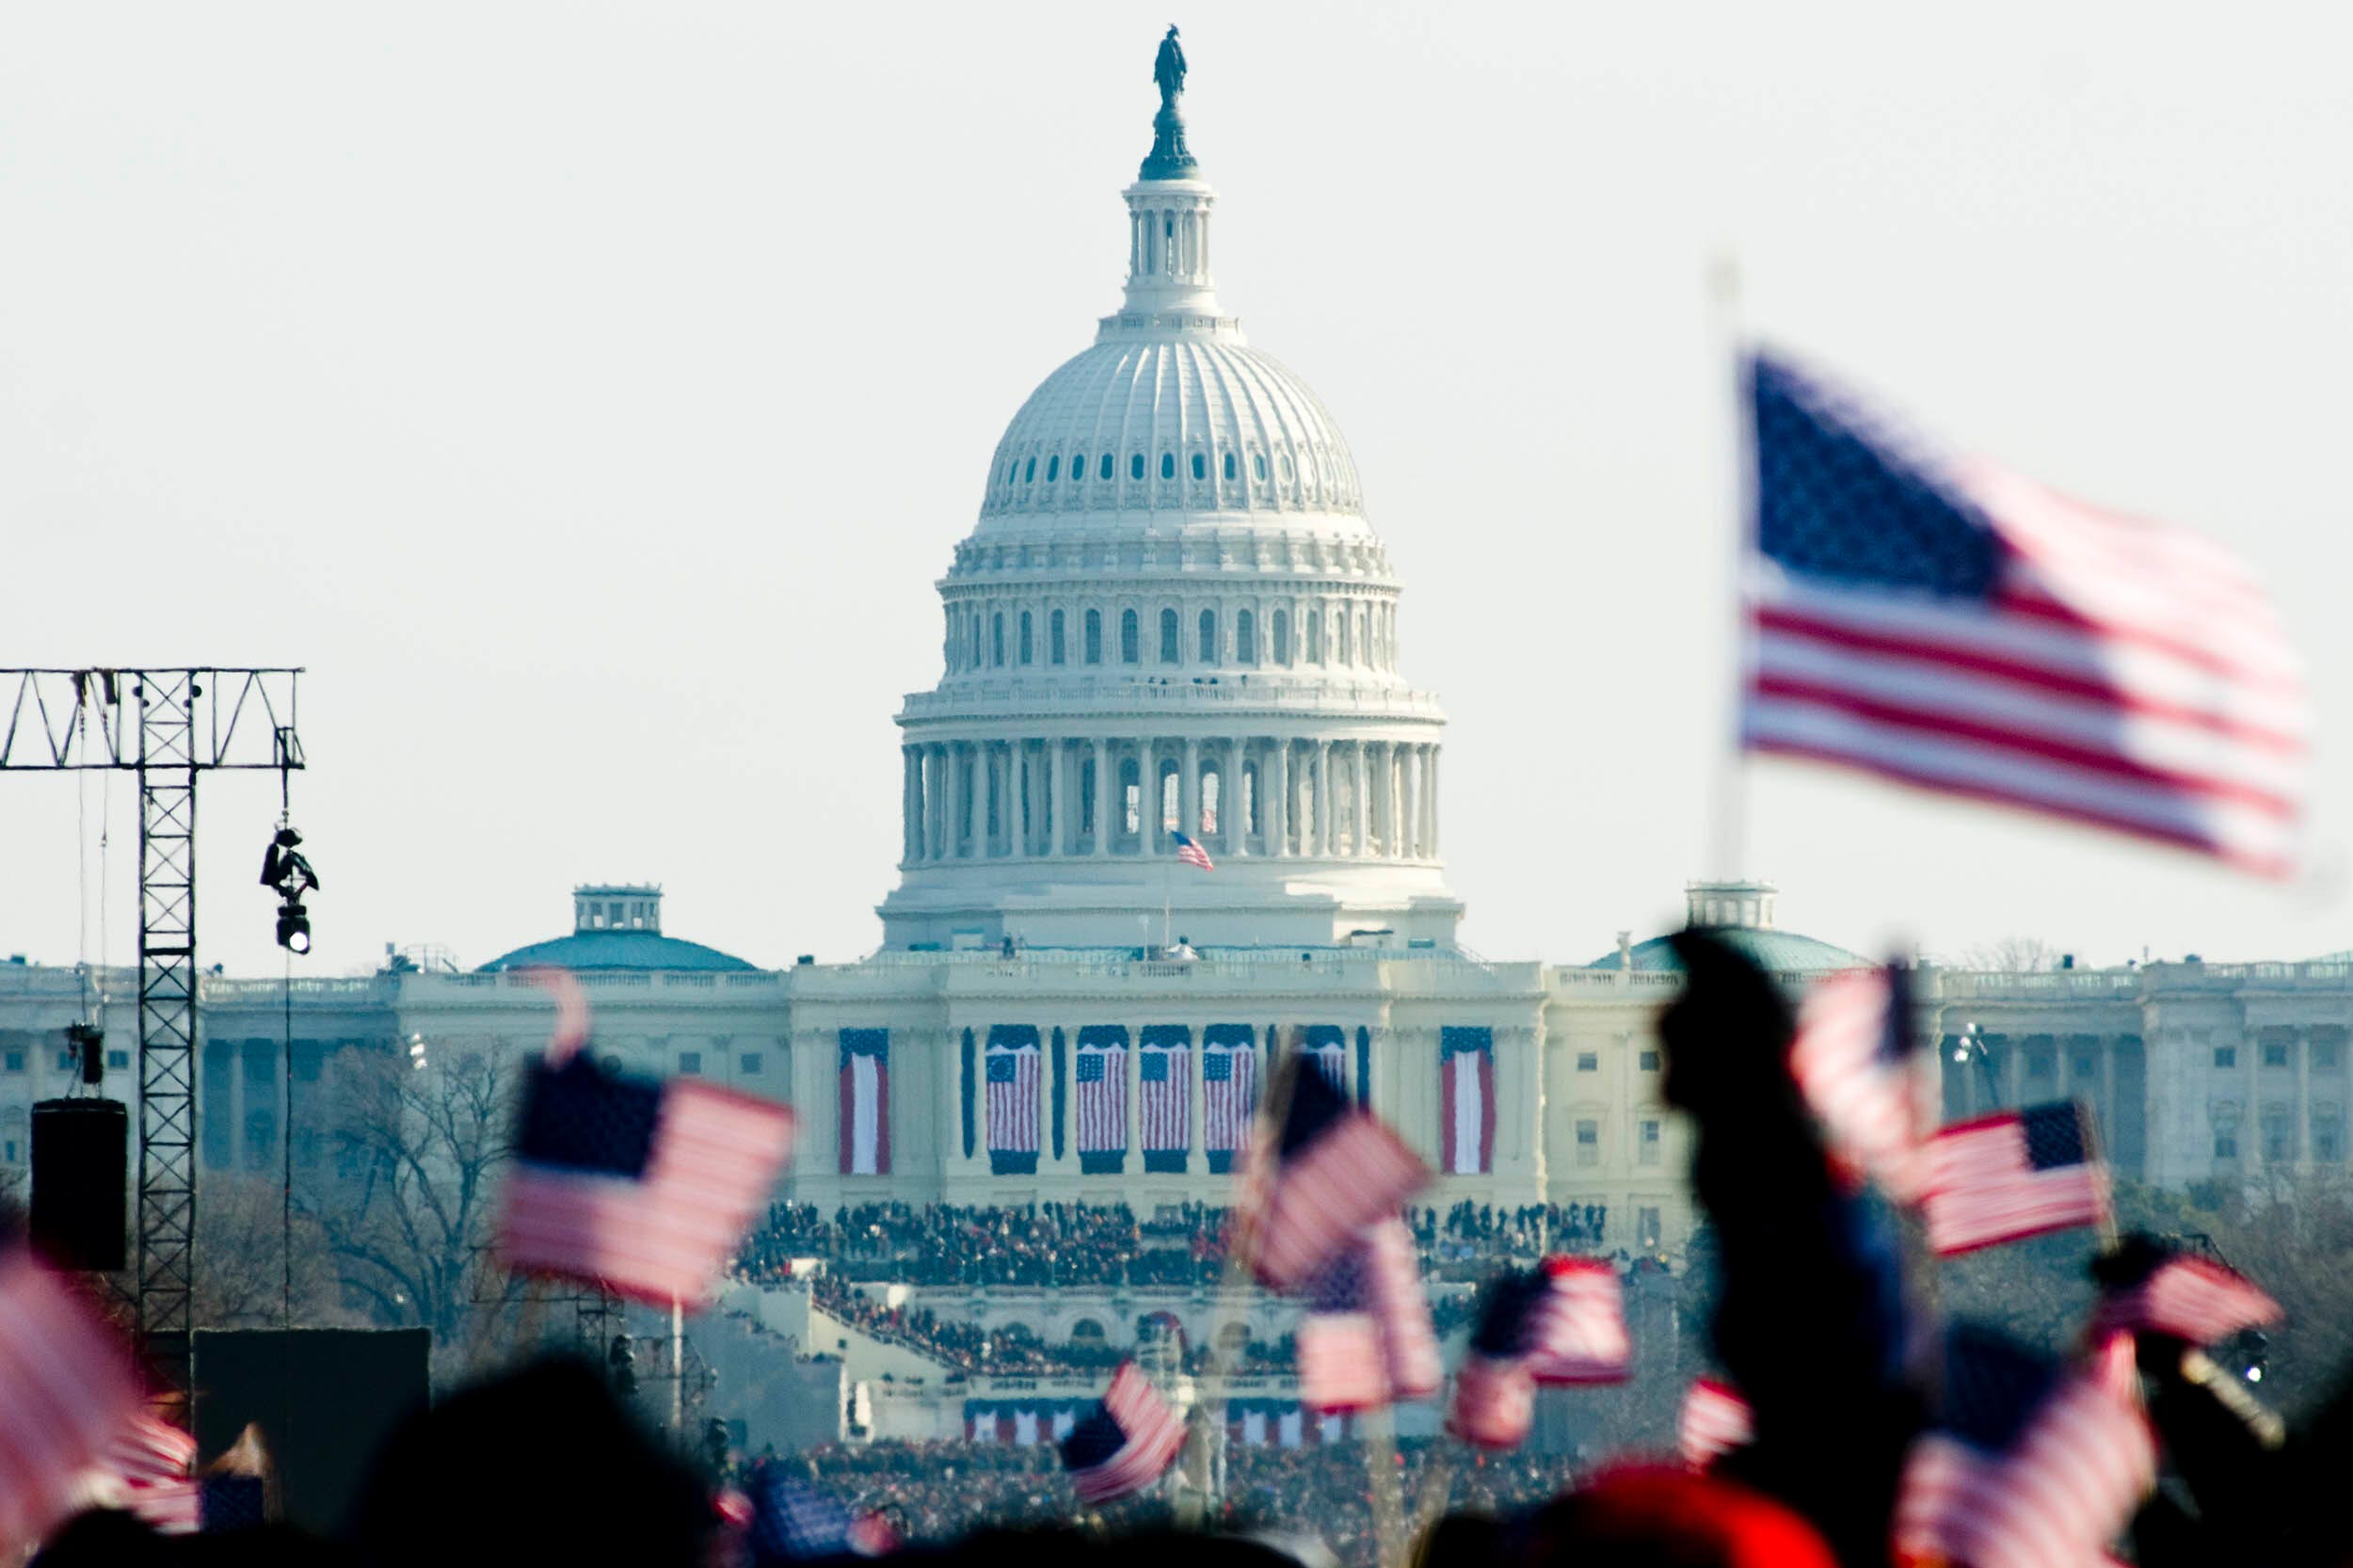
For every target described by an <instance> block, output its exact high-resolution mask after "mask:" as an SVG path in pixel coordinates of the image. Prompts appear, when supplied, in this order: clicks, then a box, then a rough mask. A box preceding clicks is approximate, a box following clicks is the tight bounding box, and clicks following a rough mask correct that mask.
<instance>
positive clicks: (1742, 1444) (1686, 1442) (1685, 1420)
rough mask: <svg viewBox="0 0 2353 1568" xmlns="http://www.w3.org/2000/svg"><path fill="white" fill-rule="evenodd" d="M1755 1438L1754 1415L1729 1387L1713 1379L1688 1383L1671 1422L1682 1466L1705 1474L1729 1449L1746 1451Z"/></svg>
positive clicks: (1747, 1405)
mask: <svg viewBox="0 0 2353 1568" xmlns="http://www.w3.org/2000/svg"><path fill="white" fill-rule="evenodd" d="M1755 1435H1756V1425H1755V1413H1754V1412H1753V1411H1752V1410H1750V1409H1749V1401H1748V1400H1744V1399H1742V1398H1741V1397H1740V1396H1739V1395H1737V1394H1736V1393H1734V1392H1733V1391H1732V1386H1731V1384H1723V1383H1719V1382H1717V1381H1716V1380H1715V1379H1714V1378H1694V1379H1692V1380H1691V1386H1690V1387H1689V1388H1687V1389H1685V1390H1684V1393H1683V1409H1682V1411H1681V1413H1680V1414H1679V1415H1678V1416H1676V1418H1675V1448H1676V1450H1677V1451H1678V1452H1680V1453H1681V1454H1682V1455H1683V1463H1684V1464H1689V1466H1690V1467H1691V1468H1692V1469H1694V1470H1705V1469H1706V1468H1707V1467H1708V1466H1709V1465H1710V1464H1715V1463H1716V1461H1718V1460H1720V1459H1721V1458H1723V1456H1724V1455H1726V1454H1728V1453H1730V1452H1732V1450H1733V1449H1735V1448H1746V1447H1747V1446H1748V1445H1749V1442H1750V1440H1751V1439H1752V1438H1753V1437H1754V1436H1755Z"/></svg>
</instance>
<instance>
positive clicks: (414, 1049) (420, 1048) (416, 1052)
mask: <svg viewBox="0 0 2353 1568" xmlns="http://www.w3.org/2000/svg"><path fill="white" fill-rule="evenodd" d="M408 1064H409V1065H410V1066H412V1067H414V1068H416V1069H417V1071H419V1072H423V1071H424V1035H422V1034H411V1035H409V1036H408Z"/></svg>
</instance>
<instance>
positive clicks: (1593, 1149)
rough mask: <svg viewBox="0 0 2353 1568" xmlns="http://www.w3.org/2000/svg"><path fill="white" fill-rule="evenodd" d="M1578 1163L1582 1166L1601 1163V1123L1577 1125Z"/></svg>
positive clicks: (1580, 1123)
mask: <svg viewBox="0 0 2353 1568" xmlns="http://www.w3.org/2000/svg"><path fill="white" fill-rule="evenodd" d="M1577 1163H1578V1164H1580V1165H1598V1164H1600V1163H1601V1124H1600V1123H1599V1122H1579V1123H1577Z"/></svg>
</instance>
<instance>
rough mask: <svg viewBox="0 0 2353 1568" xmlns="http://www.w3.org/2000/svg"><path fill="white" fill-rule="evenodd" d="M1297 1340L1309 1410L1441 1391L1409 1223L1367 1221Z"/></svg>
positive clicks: (1322, 1287)
mask: <svg viewBox="0 0 2353 1568" xmlns="http://www.w3.org/2000/svg"><path fill="white" fill-rule="evenodd" d="M1297 1341H1298V1362H1299V1400H1300V1402H1301V1403H1302V1404H1304V1405H1306V1406H1307V1407H1309V1408H1310V1409H1314V1410H1366V1409H1370V1408H1372V1407H1374V1406H1377V1405H1385V1404H1391V1403H1394V1402H1395V1401H1397V1400H1419V1399H1427V1398H1428V1397H1429V1396H1431V1395H1432V1394H1434V1393H1436V1392H1437V1391H1438V1384H1439V1382H1440V1380H1441V1379H1442V1377H1443V1376H1444V1368H1443V1367H1442V1365H1441V1363H1440V1361H1439V1358H1438V1336H1437V1333H1436V1331H1435V1330H1434V1329H1433V1326H1432V1324H1431V1320H1430V1303H1429V1301H1428V1299H1427V1298H1426V1297H1424V1296H1423V1294H1422V1289H1421V1277H1420V1272H1419V1270H1418V1268H1417V1265H1416V1262H1415V1258H1414V1243H1413V1239H1412V1238H1411V1237H1410V1236H1408V1235H1407V1234H1406V1230H1405V1222H1404V1221H1402V1220H1401V1219H1399V1218H1397V1217H1396V1216H1395V1215H1392V1216H1390V1217H1389V1218H1388V1219H1385V1220H1383V1221H1381V1222H1380V1223H1378V1224H1373V1225H1371V1226H1369V1227H1368V1228H1367V1229H1366V1231H1365V1233H1364V1235H1363V1237H1362V1238H1361V1239H1360V1240H1358V1241H1357V1243H1356V1244H1355V1245H1354V1246H1353V1247H1352V1248H1350V1249H1349V1250H1348V1251H1346V1252H1344V1253H1342V1254H1341V1255H1340V1256H1338V1257H1337V1258H1336V1259H1335V1260H1334V1261H1333V1262H1332V1264H1331V1265H1330V1267H1328V1268H1327V1269H1325V1271H1324V1272H1323V1275H1322V1277H1321V1278H1320V1279H1319V1280H1318V1281H1317V1282H1316V1285H1315V1288H1314V1293H1313V1295H1312V1296H1311V1298H1310V1299H1309V1302H1308V1304H1307V1309H1306V1310H1305V1312H1303V1313H1302V1314H1301V1315H1300V1319H1299V1327H1298V1330H1297Z"/></svg>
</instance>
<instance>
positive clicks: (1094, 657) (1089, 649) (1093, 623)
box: [1086, 610, 1103, 664]
mask: <svg viewBox="0 0 2353 1568" xmlns="http://www.w3.org/2000/svg"><path fill="white" fill-rule="evenodd" d="M1086 659H1087V663H1088V664H1101V663H1102V662H1103V612H1102V611H1100V610H1089V611H1088V612H1087V623H1086Z"/></svg>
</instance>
